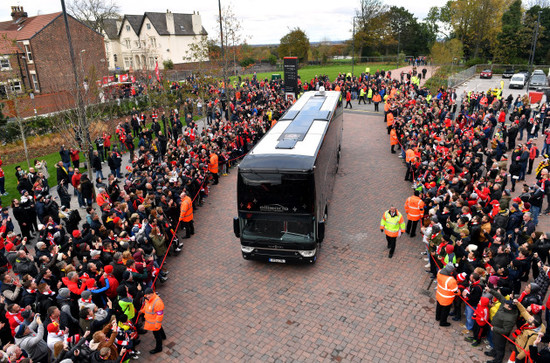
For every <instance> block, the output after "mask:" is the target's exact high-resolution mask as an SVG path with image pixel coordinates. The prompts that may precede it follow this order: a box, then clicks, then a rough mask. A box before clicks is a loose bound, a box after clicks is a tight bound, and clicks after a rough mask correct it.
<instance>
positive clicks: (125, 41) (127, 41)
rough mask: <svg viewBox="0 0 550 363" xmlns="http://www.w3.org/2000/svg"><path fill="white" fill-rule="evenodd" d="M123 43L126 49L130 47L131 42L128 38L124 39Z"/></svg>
mask: <svg viewBox="0 0 550 363" xmlns="http://www.w3.org/2000/svg"><path fill="white" fill-rule="evenodd" d="M124 44H126V48H128V49H130V48H132V43H131V42H130V39H128V38H126V39H124Z"/></svg>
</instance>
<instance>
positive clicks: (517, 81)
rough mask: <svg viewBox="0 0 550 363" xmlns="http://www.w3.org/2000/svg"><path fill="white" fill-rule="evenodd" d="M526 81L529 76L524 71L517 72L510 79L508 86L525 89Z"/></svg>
mask: <svg viewBox="0 0 550 363" xmlns="http://www.w3.org/2000/svg"><path fill="white" fill-rule="evenodd" d="M526 82H527V77H526V76H525V74H524V73H516V74H514V75H513V76H512V79H511V80H510V85H509V86H508V87H509V88H519V89H523V87H524V86H525V83H526Z"/></svg>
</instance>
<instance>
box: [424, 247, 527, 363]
mask: <svg viewBox="0 0 550 363" xmlns="http://www.w3.org/2000/svg"><path fill="white" fill-rule="evenodd" d="M428 254H429V255H430V257H431V258H432V260H433V261H434V263H435V265H436V266H437V268H438V269H439V270H441V267H440V266H439V264H438V263H437V260H436V259H435V257H434V256H433V255H432V254H431V253H429V252H428ZM456 296H458V297H459V298H460V299H461V300H462V301H464V303H465V304H466V305H468V306H469V307H470V308H471V309H472V310H474V311H475V310H476V309H475V308H474V307H473V306H472V305H470V304H469V303H468V301H466V299H464V297H463V296H462V295H461V294H458V295H456ZM501 304H502V303H501ZM487 324H488V325H489V326H490V327H491V328H493V325H492V324H491V323H490V322H489V321H488V320H487ZM493 331H494V330H493ZM501 335H502V336H503V337H504V338H506V339H507V340H508V341H509V342H511V343H512V344H514V345H515V346H516V347H518V348H519V349H521V350H522V351H523V353H525V356H526V357H527V358H528V359H529V362H531V363H533V360H532V359H531V356H530V354H529V352H528V351H526V350H525V349H523V348H522V347H521V346H519V345H518V344H517V343H516V342H515V341H514V340H512V339H510V338H509V337H508V336H506V335H504V334H501Z"/></svg>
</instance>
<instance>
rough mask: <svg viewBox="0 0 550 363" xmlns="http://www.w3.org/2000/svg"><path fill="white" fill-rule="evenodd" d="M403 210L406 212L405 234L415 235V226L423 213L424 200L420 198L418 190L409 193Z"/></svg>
mask: <svg viewBox="0 0 550 363" xmlns="http://www.w3.org/2000/svg"><path fill="white" fill-rule="evenodd" d="M405 212H406V213H407V230H406V232H407V234H408V235H409V236H411V238H412V237H414V236H416V226H417V225H418V221H419V220H420V219H421V218H422V216H423V215H424V201H422V199H420V192H419V191H418V190H415V191H414V195H411V196H410V197H408V198H407V200H406V201H405Z"/></svg>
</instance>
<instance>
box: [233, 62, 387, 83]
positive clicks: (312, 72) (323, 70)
mask: <svg viewBox="0 0 550 363" xmlns="http://www.w3.org/2000/svg"><path fill="white" fill-rule="evenodd" d="M396 66H397V65H396V64H395V63H394V64H388V63H360V64H355V66H354V70H353V73H355V74H356V75H357V74H361V72H365V68H367V67H369V68H370V72H371V73H374V72H376V71H377V70H382V69H383V70H385V71H387V70H392V69H395V68H396ZM349 72H351V63H350V64H335V65H324V66H322V65H321V66H305V67H303V68H299V69H298V75H299V76H300V77H301V78H302V81H304V82H305V81H307V82H309V81H310V80H311V79H313V78H314V77H315V76H320V75H322V74H326V75H328V76H329V78H330V79H331V80H334V79H335V78H336V77H337V76H338V74H339V73H349ZM272 74H280V75H281V78H283V79H284V72H283V71H274V72H265V73H257V77H258V79H265V78H267V79H269V80H271V75H272ZM241 77H242V78H246V77H252V74H246V75H243V76H241ZM231 80H235V77H231Z"/></svg>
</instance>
